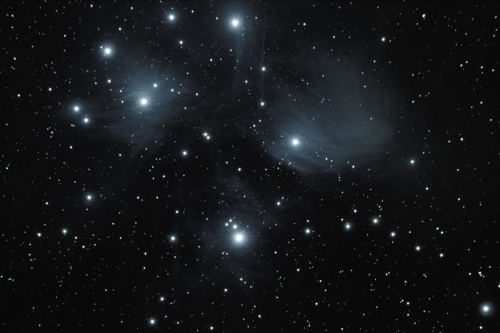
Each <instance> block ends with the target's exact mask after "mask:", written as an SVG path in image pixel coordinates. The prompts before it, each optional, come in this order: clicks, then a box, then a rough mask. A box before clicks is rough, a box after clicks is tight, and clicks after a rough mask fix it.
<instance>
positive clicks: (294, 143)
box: [292, 139, 300, 146]
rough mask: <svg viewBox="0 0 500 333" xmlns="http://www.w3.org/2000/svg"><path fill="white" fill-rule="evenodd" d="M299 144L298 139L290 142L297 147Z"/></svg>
mask: <svg viewBox="0 0 500 333" xmlns="http://www.w3.org/2000/svg"><path fill="white" fill-rule="evenodd" d="M299 143H300V142H299V140H298V139H293V140H292V144H293V145H294V146H297V145H298V144H299Z"/></svg>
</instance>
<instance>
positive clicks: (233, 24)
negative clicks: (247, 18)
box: [231, 19, 240, 27]
mask: <svg viewBox="0 0 500 333" xmlns="http://www.w3.org/2000/svg"><path fill="white" fill-rule="evenodd" d="M231 24H232V26H233V27H237V26H238V25H240V21H238V20H237V19H234V20H232V21H231Z"/></svg>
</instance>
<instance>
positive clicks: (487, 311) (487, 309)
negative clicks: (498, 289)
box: [480, 302, 494, 316]
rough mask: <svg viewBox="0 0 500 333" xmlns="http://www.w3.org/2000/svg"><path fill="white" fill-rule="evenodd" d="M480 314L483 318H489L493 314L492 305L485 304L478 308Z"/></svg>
mask: <svg viewBox="0 0 500 333" xmlns="http://www.w3.org/2000/svg"><path fill="white" fill-rule="evenodd" d="M480 310H481V314H482V315H483V316H491V315H492V314H493V312H494V311H493V310H494V309H493V304H491V303H489V302H486V303H483V304H481V306H480Z"/></svg>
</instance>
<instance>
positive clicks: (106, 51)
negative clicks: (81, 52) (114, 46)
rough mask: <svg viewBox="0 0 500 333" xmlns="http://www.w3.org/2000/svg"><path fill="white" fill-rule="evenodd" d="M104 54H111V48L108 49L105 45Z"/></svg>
mask: <svg viewBox="0 0 500 333" xmlns="http://www.w3.org/2000/svg"><path fill="white" fill-rule="evenodd" d="M104 54H106V55H109V54H111V49H110V48H109V47H106V48H105V49H104Z"/></svg>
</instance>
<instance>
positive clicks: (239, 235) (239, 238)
mask: <svg viewBox="0 0 500 333" xmlns="http://www.w3.org/2000/svg"><path fill="white" fill-rule="evenodd" d="M234 239H235V240H236V242H238V243H241V242H243V239H244V237H243V235H242V234H236V235H235V236H234Z"/></svg>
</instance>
